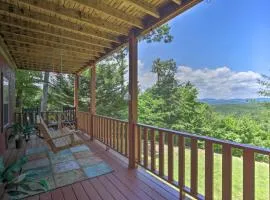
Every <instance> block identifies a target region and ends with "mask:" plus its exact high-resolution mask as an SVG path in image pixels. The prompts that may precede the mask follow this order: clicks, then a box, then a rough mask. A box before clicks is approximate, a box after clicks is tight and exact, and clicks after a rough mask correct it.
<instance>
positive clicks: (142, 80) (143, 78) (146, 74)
mask: <svg viewBox="0 0 270 200" xmlns="http://www.w3.org/2000/svg"><path fill="white" fill-rule="evenodd" d="M138 71H139V72H138V73H139V74H138V75H139V76H138V79H139V85H140V89H141V90H142V91H144V90H145V89H147V88H149V87H151V86H153V85H154V83H155V82H156V80H157V76H156V75H155V74H154V73H152V72H151V71H146V70H145V67H144V63H143V62H142V61H141V60H138Z"/></svg>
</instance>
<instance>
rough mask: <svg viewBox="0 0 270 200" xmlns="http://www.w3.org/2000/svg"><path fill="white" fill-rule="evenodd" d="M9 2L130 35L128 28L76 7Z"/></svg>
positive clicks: (43, 2)
mask: <svg viewBox="0 0 270 200" xmlns="http://www.w3.org/2000/svg"><path fill="white" fill-rule="evenodd" d="M6 1H7V2H8V3H10V4H13V5H15V6H16V5H17V4H18V5H19V6H20V8H24V9H27V8H29V9H30V11H31V10H32V11H34V12H36V11H38V12H45V13H47V14H48V15H51V16H52V15H54V16H55V17H58V18H61V19H63V20H67V21H71V22H73V23H77V24H84V25H87V26H90V27H92V28H97V29H100V30H103V31H106V32H109V33H113V34H121V35H128V28H125V27H119V26H117V25H116V24H115V25H114V24H112V23H109V22H107V21H104V20H102V19H99V18H96V17H92V16H91V17H90V16H88V15H86V14H85V13H83V12H79V11H76V10H74V9H70V8H65V7H63V6H61V5H59V4H58V5H57V4H55V3H51V2H48V1H34V0H20V1H14V0H6Z"/></svg>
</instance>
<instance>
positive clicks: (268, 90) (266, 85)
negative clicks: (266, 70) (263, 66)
mask: <svg viewBox="0 0 270 200" xmlns="http://www.w3.org/2000/svg"><path fill="white" fill-rule="evenodd" d="M262 76H263V77H262V79H260V80H259V84H260V85H261V87H262V88H261V89H260V91H259V94H260V95H262V96H265V97H270V77H269V76H267V75H262Z"/></svg>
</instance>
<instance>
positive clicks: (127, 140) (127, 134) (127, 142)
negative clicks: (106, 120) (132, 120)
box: [125, 123, 129, 157]
mask: <svg viewBox="0 0 270 200" xmlns="http://www.w3.org/2000/svg"><path fill="white" fill-rule="evenodd" d="M125 128H126V152H127V156H128V157H129V130H128V123H126V126H125Z"/></svg>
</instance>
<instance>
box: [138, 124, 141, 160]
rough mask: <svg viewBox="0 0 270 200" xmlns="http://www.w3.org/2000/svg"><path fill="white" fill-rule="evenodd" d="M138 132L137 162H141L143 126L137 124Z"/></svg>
mask: <svg viewBox="0 0 270 200" xmlns="http://www.w3.org/2000/svg"><path fill="white" fill-rule="evenodd" d="M137 134H138V140H137V143H138V144H137V159H138V161H137V163H139V164H140V163H141V140H142V137H141V127H140V126H137Z"/></svg>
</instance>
